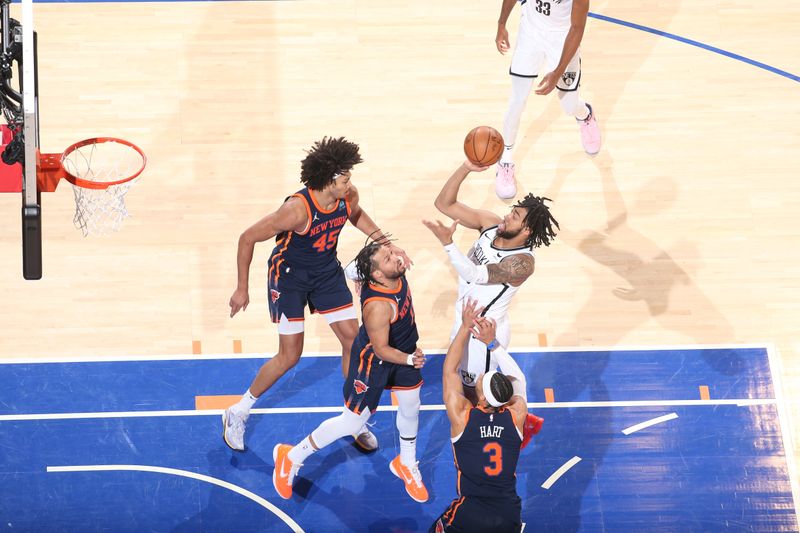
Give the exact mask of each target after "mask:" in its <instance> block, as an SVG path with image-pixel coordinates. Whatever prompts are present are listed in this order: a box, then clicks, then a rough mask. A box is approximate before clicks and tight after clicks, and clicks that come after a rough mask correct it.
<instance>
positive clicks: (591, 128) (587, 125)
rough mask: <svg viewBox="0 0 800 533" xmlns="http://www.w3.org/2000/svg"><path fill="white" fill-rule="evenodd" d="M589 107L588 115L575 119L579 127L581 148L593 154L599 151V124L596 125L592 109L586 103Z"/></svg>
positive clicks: (587, 105)
mask: <svg viewBox="0 0 800 533" xmlns="http://www.w3.org/2000/svg"><path fill="white" fill-rule="evenodd" d="M586 107H588V108H589V116H588V117H586V118H585V119H583V120H580V119H577V118H576V119H575V120H577V121H578V126H580V128H581V143H582V144H583V149H584V150H586V153H587V154H591V155H594V154H596V153H597V152H599V151H600V144H601V142H600V126H598V125H597V120H595V118H594V111H592V106H590V105H589V104H586Z"/></svg>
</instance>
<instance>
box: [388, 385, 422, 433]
mask: <svg viewBox="0 0 800 533" xmlns="http://www.w3.org/2000/svg"><path fill="white" fill-rule="evenodd" d="M419 393H420V387H417V388H415V389H408V390H395V391H394V395H395V398H397V430H398V431H399V432H400V436H401V437H404V436H405V437H412V436H416V434H417V430H418V429H419V408H420V405H421V402H420V399H419Z"/></svg>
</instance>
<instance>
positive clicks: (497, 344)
mask: <svg viewBox="0 0 800 533" xmlns="http://www.w3.org/2000/svg"><path fill="white" fill-rule="evenodd" d="M499 346H500V343H499V342H497V339H494V340H492V342H490V343H489V344H487V345H486V348H488V349H489V351H490V352H491V351H492V350H494V349H495V348H497V347H499Z"/></svg>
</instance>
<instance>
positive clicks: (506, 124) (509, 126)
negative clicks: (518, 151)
mask: <svg viewBox="0 0 800 533" xmlns="http://www.w3.org/2000/svg"><path fill="white" fill-rule="evenodd" d="M533 82H534V78H521V77H519V76H511V97H510V98H509V100H508V110H507V111H506V116H505V118H504V119H503V141H504V142H505V145H506V152H509V154H508V155H509V156H510V155H511V154H510V152H511V147H513V146H514V143H515V142H516V140H517V133H518V131H519V122H520V120H521V119H522V112H523V111H525V103H526V102H527V101H528V96H530V94H531V89H532V88H533ZM505 156H506V154H505V153H504V154H503V157H504V158H505ZM508 162H510V161H508Z"/></svg>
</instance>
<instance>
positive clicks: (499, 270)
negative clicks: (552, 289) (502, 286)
mask: <svg viewBox="0 0 800 533" xmlns="http://www.w3.org/2000/svg"><path fill="white" fill-rule="evenodd" d="M488 269H489V283H508V284H510V285H515V286H516V285H520V284H521V283H522V282H523V281H525V280H526V279H528V278H529V277H530V275H531V274H533V269H534V261H533V257H531V256H530V255H528V254H516V255H510V256H508V257H506V258H505V259H503V260H502V261H500V262H499V263H492V264H489V265H488Z"/></svg>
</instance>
